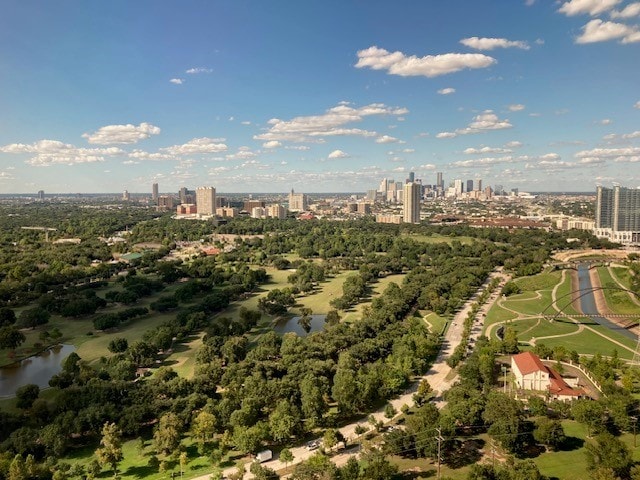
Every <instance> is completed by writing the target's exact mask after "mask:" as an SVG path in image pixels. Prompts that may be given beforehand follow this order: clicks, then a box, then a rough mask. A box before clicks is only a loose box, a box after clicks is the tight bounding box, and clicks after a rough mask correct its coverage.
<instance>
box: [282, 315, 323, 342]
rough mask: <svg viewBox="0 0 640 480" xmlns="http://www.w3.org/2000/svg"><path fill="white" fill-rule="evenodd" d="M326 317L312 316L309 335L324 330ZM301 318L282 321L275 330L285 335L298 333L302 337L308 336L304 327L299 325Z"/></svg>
mask: <svg viewBox="0 0 640 480" xmlns="http://www.w3.org/2000/svg"><path fill="white" fill-rule="evenodd" d="M325 317H326V315H311V331H310V332H309V333H313V332H318V331H320V330H322V329H323V328H324V319H325ZM299 319H300V317H299V316H296V317H291V318H289V319H284V320H280V321H278V322H276V323H275V325H274V327H273V329H274V330H275V332H276V333H279V334H281V335H284V334H285V333H288V332H293V333H296V334H297V335H298V336H300V337H304V336H306V335H307V332H305V331H304V328H302V326H300V325H298V320H299Z"/></svg>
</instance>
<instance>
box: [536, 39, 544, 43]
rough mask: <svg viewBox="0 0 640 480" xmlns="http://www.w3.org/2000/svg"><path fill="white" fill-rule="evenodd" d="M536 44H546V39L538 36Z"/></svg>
mask: <svg viewBox="0 0 640 480" xmlns="http://www.w3.org/2000/svg"><path fill="white" fill-rule="evenodd" d="M535 44H536V45H544V39H542V38H536V41H535Z"/></svg>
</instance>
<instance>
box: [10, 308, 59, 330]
mask: <svg viewBox="0 0 640 480" xmlns="http://www.w3.org/2000/svg"><path fill="white" fill-rule="evenodd" d="M50 317H51V314H50V313H49V312H48V311H46V310H45V309H44V308H42V307H35V308H30V309H28V310H23V311H22V313H20V318H19V319H18V323H17V325H18V327H20V328H36V327H37V326H38V325H44V324H45V323H47V322H48V321H49V318H50Z"/></svg>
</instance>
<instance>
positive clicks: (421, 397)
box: [413, 378, 433, 407]
mask: <svg viewBox="0 0 640 480" xmlns="http://www.w3.org/2000/svg"><path fill="white" fill-rule="evenodd" d="M432 393H433V390H432V388H431V385H430V384H429V381H428V380H427V379H426V378H423V379H422V381H421V382H420V385H418V390H417V391H416V393H414V394H413V401H414V402H415V404H416V406H418V407H421V406H422V405H424V404H425V403H427V402H428V401H429V399H430V398H431V396H432Z"/></svg>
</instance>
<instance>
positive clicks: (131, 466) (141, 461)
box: [63, 438, 249, 480]
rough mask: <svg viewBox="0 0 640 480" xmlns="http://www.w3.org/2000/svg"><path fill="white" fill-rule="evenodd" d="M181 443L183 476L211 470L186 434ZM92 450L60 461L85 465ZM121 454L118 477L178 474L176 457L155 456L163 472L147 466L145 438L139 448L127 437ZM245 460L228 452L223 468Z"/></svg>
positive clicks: (162, 478)
mask: <svg viewBox="0 0 640 480" xmlns="http://www.w3.org/2000/svg"><path fill="white" fill-rule="evenodd" d="M182 446H183V448H185V450H186V452H187V455H188V461H187V464H186V466H185V468H184V470H183V478H184V479H189V478H193V477H197V476H201V475H205V474H207V473H210V472H211V471H212V470H213V464H212V463H211V460H210V459H209V458H208V457H206V456H200V455H199V454H198V451H197V449H196V447H195V445H193V444H192V443H191V440H190V439H189V438H185V439H184V440H183V441H182ZM94 451H95V448H94V447H91V448H89V447H87V448H81V449H78V450H76V451H75V452H73V453H72V454H71V455H69V456H68V457H66V458H64V459H63V461H65V462H68V463H70V464H71V465H74V464H81V465H85V466H87V465H88V464H89V463H90V462H91V460H93V459H94V458H95V457H94ZM122 454H123V460H122V462H120V464H119V466H118V470H119V477H120V478H122V479H130V480H138V479H140V478H144V479H145V480H166V479H167V478H172V476H171V473H172V472H174V475H175V478H176V480H177V479H179V478H180V464H179V462H178V460H177V459H168V458H165V457H163V456H159V457H158V459H159V460H160V461H163V460H164V461H166V467H167V470H166V471H165V472H163V473H160V472H159V471H158V468H157V467H153V468H152V467H150V466H149V460H150V458H151V457H152V455H153V447H152V445H151V441H150V440H146V441H145V443H144V449H143V450H139V447H138V440H129V441H126V442H124V443H123V444H122ZM248 460H249V458H248V457H242V456H240V455H238V454H237V453H235V452H231V453H230V454H229V455H227V457H225V458H224V459H223V460H222V468H229V467H233V466H234V464H237V465H239V464H244V463H245V462H246V461H248ZM98 478H104V479H110V478H113V475H112V472H111V471H110V470H108V469H106V468H105V469H104V470H103V471H102V473H101V474H100V475H99V476H98Z"/></svg>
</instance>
